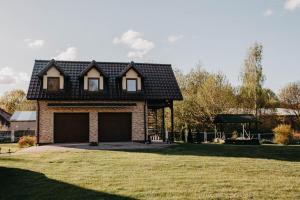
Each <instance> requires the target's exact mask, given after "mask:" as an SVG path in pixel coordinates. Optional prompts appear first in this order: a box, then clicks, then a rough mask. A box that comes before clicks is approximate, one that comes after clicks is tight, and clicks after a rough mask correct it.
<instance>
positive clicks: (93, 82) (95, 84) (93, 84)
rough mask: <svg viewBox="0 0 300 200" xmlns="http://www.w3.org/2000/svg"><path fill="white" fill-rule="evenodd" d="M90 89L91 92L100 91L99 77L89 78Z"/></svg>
mask: <svg viewBox="0 0 300 200" xmlns="http://www.w3.org/2000/svg"><path fill="white" fill-rule="evenodd" d="M88 89H89V91H91V92H97V91H99V78H88Z"/></svg>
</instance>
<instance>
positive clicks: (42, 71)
mask: <svg viewBox="0 0 300 200" xmlns="http://www.w3.org/2000/svg"><path fill="white" fill-rule="evenodd" d="M52 67H54V68H55V69H57V71H59V73H60V74H61V75H63V76H66V74H65V73H64V71H63V70H62V69H61V68H60V67H59V66H58V65H57V63H56V61H55V60H54V59H52V60H50V61H49V62H48V64H47V65H46V66H45V67H44V68H43V69H42V70H41V71H40V72H39V73H38V76H39V77H42V76H44V75H45V74H46V73H47V72H48V71H49V70H50V69H51V68H52Z"/></svg>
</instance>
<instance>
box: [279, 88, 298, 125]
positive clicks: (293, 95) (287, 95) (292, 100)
mask: <svg viewBox="0 0 300 200" xmlns="http://www.w3.org/2000/svg"><path fill="white" fill-rule="evenodd" d="M279 98H280V101H281V102H282V103H283V105H284V106H285V107H287V108H290V109H292V112H293V114H294V115H295V116H296V117H297V120H298V122H299V123H300V84H297V83H289V84H288V85H286V86H285V87H284V88H282V89H281V91H280V94H279Z"/></svg>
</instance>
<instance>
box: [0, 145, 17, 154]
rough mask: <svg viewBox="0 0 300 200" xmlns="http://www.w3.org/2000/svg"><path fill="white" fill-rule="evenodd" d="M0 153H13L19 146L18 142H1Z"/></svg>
mask: <svg viewBox="0 0 300 200" xmlns="http://www.w3.org/2000/svg"><path fill="white" fill-rule="evenodd" d="M0 149H1V151H0V154H6V153H9V152H11V153H14V152H16V151H18V150H19V149H20V148H19V145H18V143H3V144H0Z"/></svg>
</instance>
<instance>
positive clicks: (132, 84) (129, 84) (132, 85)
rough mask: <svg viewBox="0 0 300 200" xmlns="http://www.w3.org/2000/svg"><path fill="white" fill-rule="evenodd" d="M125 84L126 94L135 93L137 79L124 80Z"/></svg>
mask: <svg viewBox="0 0 300 200" xmlns="http://www.w3.org/2000/svg"><path fill="white" fill-rule="evenodd" d="M126 84H127V87H126V88H127V91H128V92H136V90H137V79H130V78H127V79H126Z"/></svg>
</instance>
